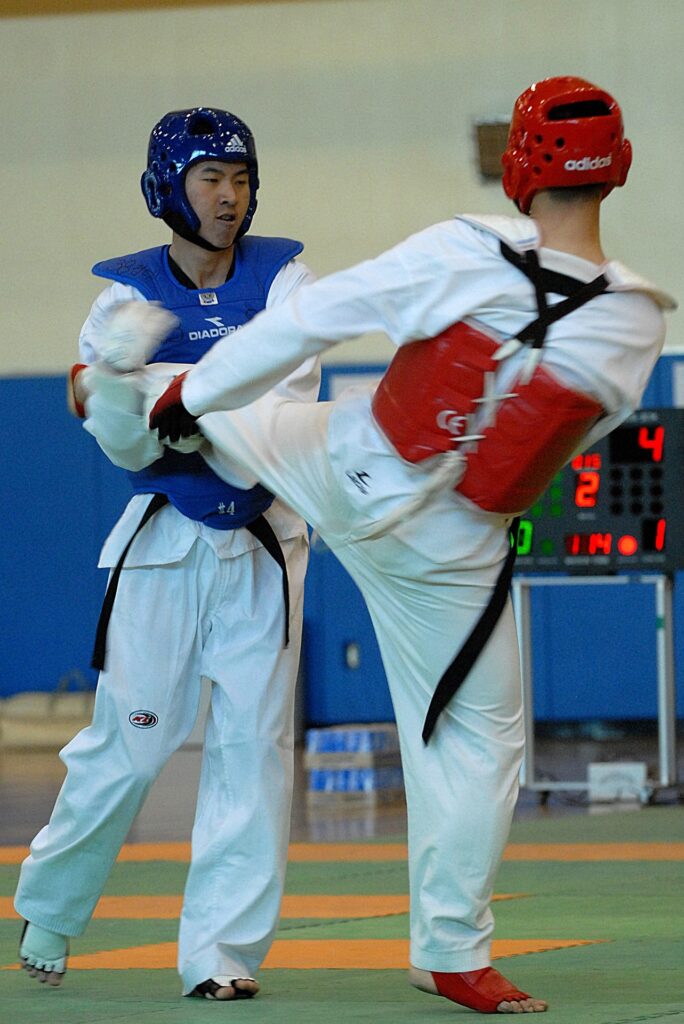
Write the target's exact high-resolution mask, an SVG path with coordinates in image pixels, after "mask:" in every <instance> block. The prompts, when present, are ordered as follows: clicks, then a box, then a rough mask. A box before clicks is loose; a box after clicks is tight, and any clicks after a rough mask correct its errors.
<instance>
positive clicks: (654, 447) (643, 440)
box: [637, 427, 665, 462]
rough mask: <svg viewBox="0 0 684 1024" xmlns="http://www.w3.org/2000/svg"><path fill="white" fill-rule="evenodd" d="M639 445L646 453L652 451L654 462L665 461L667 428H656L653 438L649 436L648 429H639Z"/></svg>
mask: <svg viewBox="0 0 684 1024" xmlns="http://www.w3.org/2000/svg"><path fill="white" fill-rule="evenodd" d="M637 440H638V444H639V447H640V448H643V449H644V450H645V451H650V453H651V457H652V459H653V461H654V462H662V461H663V445H664V442H665V427H654V428H653V437H650V436H649V430H648V427H639V434H638V439H637Z"/></svg>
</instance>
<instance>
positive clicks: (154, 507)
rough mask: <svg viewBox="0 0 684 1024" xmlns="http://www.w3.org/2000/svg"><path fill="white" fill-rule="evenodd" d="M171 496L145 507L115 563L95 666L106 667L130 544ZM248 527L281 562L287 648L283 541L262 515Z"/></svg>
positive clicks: (100, 624)
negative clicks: (111, 624)
mask: <svg viewBox="0 0 684 1024" xmlns="http://www.w3.org/2000/svg"><path fill="white" fill-rule="evenodd" d="M168 503H169V499H168V497H167V496H166V495H165V494H153V495H152V500H151V501H150V503H149V505H148V506H147V508H146V509H145V511H144V513H143V515H142V519H141V520H140V522H139V523H138V525H137V526H136V528H135V530H134V531H133V534H132V536H131V539H130V540H129V542H128V544H127V545H126V547H125V548H124V549H123V551H122V552H121V555H120V557H119V561H118V562H117V563H116V565H115V566H114V570H113V572H112V574H111V576H110V577H109V583H108V584H107V591H106V593H105V596H104V601H103V602H102V610H101V612H100V618H99V619H98V623H97V630H96V631H95V645H94V648H93V658H92V661H91V665H92V667H93V668H95V669H97V670H98V671H99V672H102V671H103V670H104V667H105V661H106V655H107V628H108V626H109V620H110V618H111V615H112V608H113V607H114V598H115V597H116V591H117V588H118V586H119V577H120V576H121V570H122V569H123V566H124V562H125V561H126V555H127V554H128V552H129V549H130V546H131V544H132V543H133V541H134V540H135V538H136V537H137V536H138V534H139V533H140V531H141V530H142V528H143V527H144V526H145V524H146V523H147V522H148V521H149V520H150V519H151V518H152V516H153V515H154V514H155V512H158V511H159V509H160V508H163V507H164V505H168ZM245 529H246V530H249V532H250V533H251V534H252V535H253V536H254V537H256V539H257V540H258V541H259V542H260V543H261V544H263V546H264V547H265V548H266V550H267V551H268V553H269V555H270V556H271V557H272V558H273V559H274V560H275V561H276V562H277V563H278V565H279V566H280V570H281V572H282V575H283V600H284V603H285V647H287V646H288V644H289V642H290V587H289V582H288V578H287V565H286V563H285V556H284V555H283V551H282V548H281V546H280V542H279V541H278V538H277V537H276V535H275V533H274V531H273V527H272V526H271V524H270V523H269V522H268V520H267V519H266V518H265V517H264V516H263V515H259V516H257V518H256V519H254V520H253V521H252V522H251V523H248V524H247V525H246V526H245Z"/></svg>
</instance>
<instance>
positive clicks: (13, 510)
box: [0, 377, 130, 696]
mask: <svg viewBox="0 0 684 1024" xmlns="http://www.w3.org/2000/svg"><path fill="white" fill-rule="evenodd" d="M65 393H66V391H65V380H64V378H63V377H40V378H30V379H23V378H22V379H5V380H0V402H1V403H2V405H1V407H2V409H3V415H4V422H5V423H6V424H12V432H11V433H9V434H8V435H7V437H6V439H5V443H4V445H3V471H2V474H1V475H0V501H1V502H2V506H1V507H2V509H3V512H4V529H3V531H2V536H1V537H0V587H1V591H0V593H1V596H2V601H1V603H0V607H1V608H2V613H1V616H2V617H1V622H2V629H0V696H8V695H10V694H13V693H18V692H20V691H23V690H52V689H54V688H55V686H56V685H57V683H58V681H59V680H60V678H61V677H62V676H64V675H66V674H68V673H70V672H72V671H78V672H81V673H82V674H83V675H84V676H85V677H86V678H87V679H88V680H89V681H90V682H91V683H94V681H95V673H94V672H93V671H92V670H91V669H90V667H89V666H90V656H91V650H92V642H93V637H94V632H95V625H96V623H97V617H98V615H99V608H100V603H101V601H102V595H103V592H104V587H105V584H106V572H105V571H104V570H98V569H96V564H97V557H98V553H99V548H100V546H101V544H102V541H103V539H104V537H105V536H106V534H107V532H108V530H109V529H110V528H111V526H112V525H113V523H114V521H115V519H116V516H117V514H118V512H119V511H120V510H121V508H123V505H124V502H125V501H126V500H127V498H128V496H129V490H130V488H129V485H128V482H127V481H126V479H125V477H124V474H123V473H122V472H121V471H120V470H116V469H115V468H114V467H113V466H111V465H110V464H109V463H108V461H107V459H106V458H105V457H104V456H103V455H102V453H101V452H100V450H99V449H98V447H97V445H96V443H95V441H94V440H93V438H92V437H90V436H89V435H88V434H86V433H85V431H84V430H83V428H82V427H81V425H80V423H79V422H78V421H77V420H76V419H74V417H73V416H71V414H70V413H69V412H68V411H67V408H66V403H65Z"/></svg>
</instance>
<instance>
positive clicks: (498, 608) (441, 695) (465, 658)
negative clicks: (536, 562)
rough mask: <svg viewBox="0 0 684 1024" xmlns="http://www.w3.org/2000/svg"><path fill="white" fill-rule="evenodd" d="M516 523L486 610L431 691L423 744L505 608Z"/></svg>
mask: <svg viewBox="0 0 684 1024" xmlns="http://www.w3.org/2000/svg"><path fill="white" fill-rule="evenodd" d="M519 522H520V520H519V519H514V520H513V522H512V523H511V528H510V542H511V546H510V549H509V551H508V554H507V555H506V561H505V562H504V564H503V566H502V568H501V571H500V572H499V577H498V579H497V581H496V584H495V586H494V589H493V591H492V593H491V596H490V598H489V601H488V602H487V607H486V608H485V609H484V611H483V612H482V614H481V615H480V618H479V619H478V620H477V622H476V623H475V625H474V627H473V629H472V631H471V633H470V636H469V637H468V638H467V640H466V641H465V643H464V644H463V646H462V647H461V649H460V651H459V652H458V654H457V655H456V657H455V658H454V660H453V661H452V662H451V664H450V665H449V667H448V668H447V669H446V671H445V672H444V674H443V676H442V678H441V679H440V681H439V682H438V683H437V687H436V689H435V692H434V693H433V695H432V700H431V701H430V707H429V708H428V712H427V715H426V716H425V724H424V726H423V742H424V743H427V742H428V740H429V739H430V736H431V735H432V732H433V730H434V728H435V725H436V724H437V719H438V718H439V716H440V714H441V713H442V711H443V710H444V708H445V707H446V706H447V704H448V703H449V701H450V700H451V698H452V697H453V696H454V694H455V693H456V691H457V690H458V689H459V687H460V686H461V684H462V683H463V682H464V681H465V679H466V677H467V675H468V673H469V672H470V670H471V668H472V667H473V665H474V664H475V662H476V661H477V659H478V657H479V656H480V654H481V652H482V650H483V649H484V646H485V644H486V643H487V641H488V640H489V638H490V636H491V635H492V633H493V632H494V629H495V627H496V624H497V622H498V621H499V619H500V618H501V613H502V611H503V610H504V608H505V607H506V601H507V599H508V591H509V589H510V586H511V578H512V576H513V565H514V563H515V556H516V553H517V542H518V524H519Z"/></svg>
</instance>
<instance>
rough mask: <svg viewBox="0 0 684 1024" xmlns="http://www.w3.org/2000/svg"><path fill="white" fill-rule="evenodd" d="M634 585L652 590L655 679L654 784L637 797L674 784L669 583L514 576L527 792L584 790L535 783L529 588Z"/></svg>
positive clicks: (661, 578) (640, 578) (641, 578)
mask: <svg viewBox="0 0 684 1024" xmlns="http://www.w3.org/2000/svg"><path fill="white" fill-rule="evenodd" d="M586 584H595V585H597V586H633V585H634V584H645V585H651V586H653V587H654V591H655V607H654V627H655V636H656V659H657V680H658V686H657V688H658V780H657V782H655V781H649V782H648V784H647V786H646V787H645V789H644V790H643V791H642V793H641V794H640V799H641V802H642V803H647V802H648V801H649V800H650V799H651V797H652V796H653V793H654V791H655V790H656V789H660V788H666V787H671V786H677V785H678V779H677V741H676V729H675V681H674V655H673V643H672V580H671V579H670V577H669V576H666V575H664V574H662V573H659V574H656V575H648V574H635V575H630V576H627V575H622V576H581V577H577V576H565V577H564V576H551V575H549V576H516V577H515V578H514V580H513V607H514V609H515V620H516V624H517V628H518V637H519V641H520V652H521V666H520V668H521V679H522V692H523V720H524V725H525V757H524V759H523V764H522V768H521V773H520V784H521V785H522V786H523V787H524V788H525V789H532V790H537V791H539V792H542V793H550V792H553V791H559V790H573V791H576V790H581V789H588V788H589V783H588V782H587V781H586V780H583V781H577V782H572V781H570V782H549V781H539V780H538V779H537V778H536V772H535V738H534V710H533V708H534V702H533V685H532V684H533V672H532V648H531V639H530V633H531V615H530V591H531V588H532V587H571V586H577V585H580V586H585V585H586Z"/></svg>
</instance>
